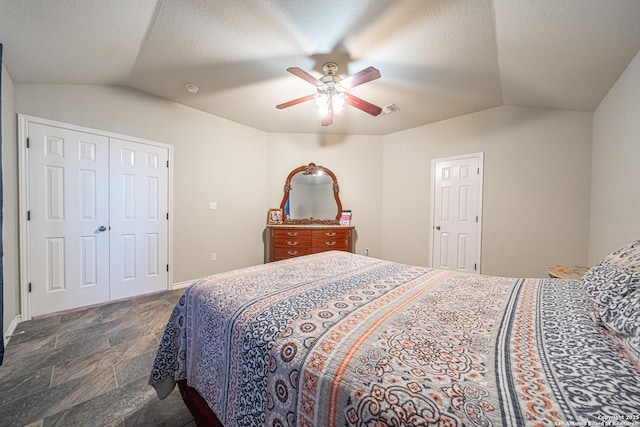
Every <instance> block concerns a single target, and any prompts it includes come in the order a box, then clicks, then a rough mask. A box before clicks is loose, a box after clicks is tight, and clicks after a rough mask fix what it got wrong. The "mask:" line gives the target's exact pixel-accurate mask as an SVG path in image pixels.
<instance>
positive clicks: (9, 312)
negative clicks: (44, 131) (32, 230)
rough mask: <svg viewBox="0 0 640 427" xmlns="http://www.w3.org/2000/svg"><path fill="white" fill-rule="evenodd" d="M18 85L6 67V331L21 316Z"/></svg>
mask: <svg viewBox="0 0 640 427" xmlns="http://www.w3.org/2000/svg"><path fill="white" fill-rule="evenodd" d="M13 101H14V84H13V81H12V80H11V76H10V75H9V73H8V71H7V69H6V68H5V67H4V65H2V197H3V206H2V216H3V218H2V245H3V251H4V256H3V259H2V262H3V270H4V274H3V280H4V286H3V299H4V315H3V322H2V325H3V331H2V335H3V336H4V334H5V333H6V332H7V330H8V328H9V326H10V324H11V322H12V321H13V320H14V319H15V318H16V316H17V315H18V314H19V313H20V297H19V283H18V282H19V280H20V275H19V272H20V267H19V259H18V160H17V159H18V157H17V154H16V147H17V142H16V141H17V139H16V129H17V126H16V123H17V122H16V117H15V113H14V108H13Z"/></svg>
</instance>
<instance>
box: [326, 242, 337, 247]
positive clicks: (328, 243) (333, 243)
mask: <svg viewBox="0 0 640 427" xmlns="http://www.w3.org/2000/svg"><path fill="white" fill-rule="evenodd" d="M324 244H325V245H327V246H333V245H335V244H336V242H324Z"/></svg>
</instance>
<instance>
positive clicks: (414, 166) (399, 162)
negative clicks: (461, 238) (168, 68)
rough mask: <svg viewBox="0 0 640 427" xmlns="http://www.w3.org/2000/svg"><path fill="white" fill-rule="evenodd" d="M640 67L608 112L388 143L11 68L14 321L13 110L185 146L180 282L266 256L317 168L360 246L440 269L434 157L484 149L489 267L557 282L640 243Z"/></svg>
mask: <svg viewBox="0 0 640 427" xmlns="http://www.w3.org/2000/svg"><path fill="white" fill-rule="evenodd" d="M639 62H640V60H639V59H638V57H636V59H635V60H634V62H633V63H632V64H631V65H630V67H629V69H628V70H627V71H626V72H625V74H624V75H623V76H622V77H621V79H620V81H619V82H618V83H617V84H616V86H615V87H614V89H612V91H611V93H610V94H609V95H608V96H607V98H605V100H604V101H603V102H602V104H601V105H600V107H599V108H598V110H597V111H596V114H595V118H593V115H592V114H590V113H581V112H568V111H559V110H544V109H535V108H518V107H509V106H505V107H498V108H494V109H490V110H486V111H482V112H478V113H474V114H470V115H467V116H463V117H458V118H455V119H451V120H446V121H442V122H439V123H434V124H431V125H427V126H422V127H418V128H415V129H410V130H407V131H403V132H398V133H396V134H392V135H387V136H384V137H379V136H364V135H352V136H341V135H329V134H326V135H296V134H265V133H263V132H260V131H256V130H254V129H251V128H247V127H245V126H241V125H238V124H236V123H232V122H229V121H226V120H224V119H220V118H218V117H215V116H211V115H208V114H205V113H202V112H199V111H196V110H193V109H190V108H188V107H184V106H181V105H178V104H175V103H172V102H168V101H165V100H162V99H159V98H155V97H152V96H149V95H146V94H144V93H141V92H138V91H135V90H130V89H125V88H118V87H102V86H63V85H60V86H58V85H56V86H48V85H44V86H41V85H15V86H14V85H13V84H12V83H11V81H10V79H9V78H7V77H8V73H6V70H5V69H3V73H4V75H3V108H4V109H3V121H4V127H3V139H4V144H3V154H4V156H3V176H4V180H5V182H4V192H5V208H4V209H5V210H4V212H5V228H4V231H5V237H4V244H5V258H4V260H5V327H6V326H7V322H8V321H11V320H12V319H13V316H14V315H15V313H17V312H18V308H19V300H18V289H17V277H18V263H17V262H18V261H17V184H16V181H17V178H16V170H17V166H16V165H17V154H16V152H15V149H16V144H15V143H7V141H15V140H16V135H15V132H16V126H15V113H23V114H30V115H34V116H39V117H44V118H48V119H52V120H59V121H63V122H68V123H72V124H76V125H81V126H87V127H91V128H96V129H101V130H106V131H109V132H115V133H121V134H125V135H132V136H136V137H141V138H146V139H151V140H156V141H159V142H162V143H166V144H171V145H173V147H174V156H175V158H174V167H173V170H174V171H175V177H174V216H173V224H174V229H173V235H174V241H173V244H174V246H173V249H174V262H173V264H174V268H173V274H174V276H173V278H174V282H182V281H188V280H191V279H195V278H198V277H201V276H204V275H207V274H211V273H215V272H219V271H226V270H229V269H232V268H237V267H242V266H246V265H251V264H257V263H260V262H262V261H263V251H264V247H263V241H262V233H263V231H264V228H265V227H264V224H265V217H266V210H267V208H269V207H276V206H279V204H280V201H281V199H282V185H283V183H284V179H285V178H286V175H287V173H288V172H289V171H290V170H291V169H293V168H295V167H297V166H300V165H302V164H307V163H309V162H315V163H317V164H321V165H323V166H326V167H329V168H330V169H332V170H333V171H334V172H335V173H336V175H337V176H338V179H339V182H340V192H341V198H342V201H343V206H344V208H346V209H352V210H353V213H354V224H355V225H356V226H357V229H358V240H357V248H356V249H357V252H358V253H364V249H365V248H369V250H370V255H371V256H377V257H383V258H388V259H392V260H396V261H400V262H406V263H410V264H418V265H428V261H429V247H428V242H429V229H428V226H429V197H430V188H429V186H430V179H431V178H430V162H431V160H432V159H435V158H441V157H448V156H454V155H460V154H468V153H477V152H484V153H485V180H484V212H483V215H484V224H483V248H482V250H483V252H482V268H483V270H482V272H483V273H485V274H495V275H505V276H545V275H546V266H547V265H549V264H555V263H563V264H584V263H586V262H587V261H589V262H593V260H594V259H597V258H599V257H601V256H602V254H604V253H607V252H609V251H610V248H611V247H612V246H616V245H618V244H619V242H624V241H627V240H630V238H637V236H638V234H639V233H638V227H639V222H638V221H637V218H638V217H640V215H638V213H639V210H640V209H639V208H638V206H639V203H640V202H639V201H638V199H639V196H638V186H637V185H636V184H637V183H638V182H639V181H640V177H639V175H638V174H639V173H640V172H638V170H639V168H637V167H635V163H637V162H635V163H634V161H635V160H637V159H638V158H640V154H639V153H638V150H639V147H640V144H637V140H638V136H639V135H640V130H638V123H640V122H638V121H637V120H634V118H635V117H638V116H639V114H638V113H639V110H640V106H639V102H638V99H640V97H639V96H638V88H639V87H640V78H638V75H639V74H640V73H639V72H638V68H639V67H640V64H639ZM14 99H15V104H14ZM13 105H15V108H13ZM593 121H595V124H593V123H592V122H593ZM594 127H595V131H594V135H592V129H594ZM592 139H593V140H594V143H593V147H592V142H591V141H592ZM634 141H635V144H634ZM612 142H613V143H615V144H614V146H613V147H611V146H610V144H611V143H612ZM592 148H593V165H592ZM592 168H593V193H591V181H590V180H591V172H592V171H591V169H592ZM613 172H615V173H613ZM611 188H621V190H619V191H611ZM209 201H216V202H218V206H219V209H218V210H217V211H209V210H208V203H209ZM611 206H623V207H628V208H629V209H624V208H623V209H622V210H612V209H611V208H610V207H611ZM590 212H591V216H592V221H591V227H590V225H589V215H590ZM626 212H628V214H627V213H626ZM589 232H590V233H591V242H590V244H591V252H590V253H589V252H588V249H587V247H588V244H589ZM213 251H215V252H216V253H217V254H218V261H216V262H211V261H209V254H210V252H213ZM11 283H13V284H11Z"/></svg>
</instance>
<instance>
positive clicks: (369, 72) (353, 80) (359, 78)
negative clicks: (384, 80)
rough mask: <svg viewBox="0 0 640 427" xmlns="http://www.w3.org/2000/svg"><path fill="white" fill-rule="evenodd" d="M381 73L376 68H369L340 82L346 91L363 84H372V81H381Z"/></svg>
mask: <svg viewBox="0 0 640 427" xmlns="http://www.w3.org/2000/svg"><path fill="white" fill-rule="evenodd" d="M379 78H380V71H378V69H377V68H374V67H367V68H365V69H364V70H362V71H358V72H357V73H355V74H353V75H351V76H349V77H346V78H344V79H342V80H340V84H341V85H342V87H344V88H345V89H350V88H352V87H354V86H358V85H361V84H362V83H366V82H370V81H371V80H375V79H379Z"/></svg>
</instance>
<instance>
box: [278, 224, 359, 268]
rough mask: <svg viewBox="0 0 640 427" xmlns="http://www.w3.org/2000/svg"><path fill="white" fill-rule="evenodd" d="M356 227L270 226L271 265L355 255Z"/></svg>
mask: <svg viewBox="0 0 640 427" xmlns="http://www.w3.org/2000/svg"><path fill="white" fill-rule="evenodd" d="M354 228H355V227H353V226H340V225H268V226H267V236H266V237H267V242H266V243H267V262H272V261H280V260H283V259H288V258H294V257H298V256H302V255H309V254H315V253H318V252H324V251H331V250H338V251H346V252H354V250H355V245H354V236H353V235H354Z"/></svg>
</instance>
